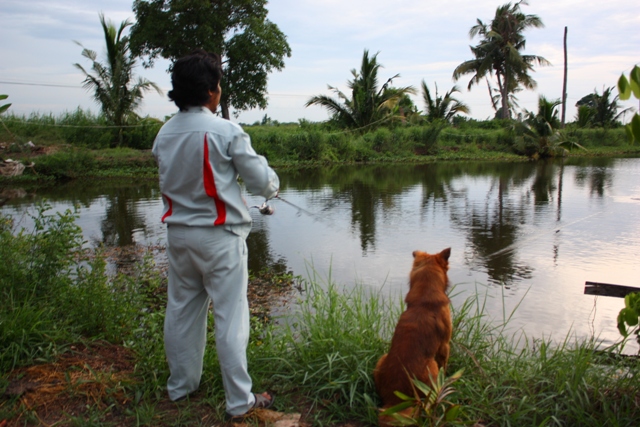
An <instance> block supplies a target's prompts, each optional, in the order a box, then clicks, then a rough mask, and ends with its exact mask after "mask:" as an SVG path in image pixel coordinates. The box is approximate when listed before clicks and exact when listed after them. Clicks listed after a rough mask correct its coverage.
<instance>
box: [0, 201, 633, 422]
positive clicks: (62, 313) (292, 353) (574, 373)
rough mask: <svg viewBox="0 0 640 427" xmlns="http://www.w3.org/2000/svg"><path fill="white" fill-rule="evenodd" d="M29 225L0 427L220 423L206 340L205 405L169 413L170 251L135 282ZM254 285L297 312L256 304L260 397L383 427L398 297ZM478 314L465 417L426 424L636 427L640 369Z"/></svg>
mask: <svg viewBox="0 0 640 427" xmlns="http://www.w3.org/2000/svg"><path fill="white" fill-rule="evenodd" d="M34 221H35V223H36V228H35V230H34V231H33V232H30V233H27V232H24V231H23V232H21V231H20V230H16V229H15V228H14V227H13V225H12V221H11V219H10V218H7V217H2V218H1V221H0V256H1V257H2V260H3V262H2V263H0V297H1V298H2V299H3V304H2V305H0V348H2V349H3V351H2V352H1V353H0V394H1V396H2V397H0V425H1V423H2V422H3V420H4V421H6V425H9V426H29V425H34V426H36V425H56V426H134V425H141V426H187V425H188V426H212V425H224V424H225V422H224V397H223V392H222V384H221V379H220V375H219V368H218V362H217V358H216V353H215V350H214V346H213V342H214V340H215V336H214V332H213V329H212V328H210V330H209V337H208V339H209V343H210V344H209V345H208V350H207V352H206V354H205V368H204V374H203V378H202V384H201V386H200V389H199V391H198V392H197V393H196V394H195V395H193V396H191V397H190V398H189V399H188V400H186V401H183V402H179V403H172V402H170V401H168V399H167V396H166V391H165V384H166V379H167V375H168V372H167V366H166V362H165V359H164V350H163V342H162V324H163V308H164V302H165V287H166V277H165V276H166V275H165V268H164V267H163V266H162V265H158V264H157V263H156V261H155V259H156V258H157V257H155V256H154V254H157V252H158V251H162V250H163V249H162V248H138V251H136V252H135V253H133V254H128V256H129V257H130V258H133V259H134V260H135V261H136V262H133V263H131V268H130V269H129V270H127V271H119V272H118V273H117V274H114V273H113V272H111V273H109V270H108V269H107V268H106V266H107V262H108V260H109V259H110V257H113V256H114V255H113V254H110V253H108V252H104V251H102V252H101V251H95V250H86V249H83V246H82V242H81V237H80V236H81V235H80V231H79V229H78V227H77V226H76V224H75V215H74V214H73V213H72V212H66V213H62V214H52V213H50V212H49V210H48V207H47V206H46V205H45V206H41V208H40V210H39V212H37V213H36V214H34ZM251 287H252V288H253V290H254V291H253V292H252V293H253V294H255V295H261V294H265V293H267V294H269V293H273V292H276V293H277V295H276V296H277V298H276V299H280V300H281V299H282V298H284V300H285V301H288V303H286V304H287V307H288V308H289V309H288V310H287V311H286V312H287V314H286V315H285V316H284V317H273V316H271V315H270V314H269V312H268V310H267V311H265V310H256V308H257V307H256V306H257V305H259V306H262V307H264V306H265V303H264V302H262V303H261V302H260V301H258V300H257V299H256V298H255V297H253V296H250V300H251V304H252V309H253V310H252V318H251V327H252V330H251V339H250V344H249V350H248V359H249V367H250V372H251V374H252V377H253V379H254V389H255V390H256V391H262V390H270V391H272V392H275V393H276V395H277V401H276V406H275V409H276V410H277V411H279V412H281V413H289V414H294V413H295V414H300V417H301V421H300V425H309V426H352V427H353V426H368V425H375V424H376V422H377V410H376V405H377V404H378V403H379V402H378V398H377V395H376V393H375V388H374V384H373V379H372V371H373V368H374V366H375V363H376V361H377V360H378V358H379V357H380V355H382V354H383V353H384V352H386V351H387V349H388V346H389V340H390V337H391V334H392V331H393V328H394V326H395V323H396V321H397V318H398V316H399V314H400V313H401V311H402V303H401V301H400V298H398V299H397V300H396V299H394V298H389V297H385V296H383V295H381V294H380V293H378V292H377V291H371V290H369V288H368V287H366V286H355V287H348V288H347V287H345V288H344V289H343V287H342V286H341V285H340V284H336V283H333V282H332V281H331V280H330V279H329V278H323V277H317V276H315V275H314V273H313V271H312V272H311V275H310V277H307V278H295V277H291V276H289V275H286V274H284V275H282V274H280V275H266V276H265V277H263V278H255V277H254V278H252V284H251ZM347 289H350V290H347ZM452 292H454V293H455V292H456V291H455V288H454V289H453V290H452ZM484 313H485V310H484V297H483V295H482V294H479V295H476V296H473V297H470V298H469V299H467V300H466V302H465V303H464V304H462V306H460V307H458V308H456V309H455V310H454V313H453V319H454V336H453V339H452V353H451V358H450V361H449V367H448V373H449V374H452V373H454V372H456V371H460V370H462V376H461V377H460V379H458V380H457V381H456V382H454V383H453V385H452V386H453V388H454V390H452V394H450V395H449V396H447V400H448V401H449V402H450V404H455V405H459V406H460V412H459V413H458V414H457V416H456V417H455V419H453V420H451V421H450V422H449V423H447V424H445V423H442V422H438V423H436V424H424V425H460V426H461V425H474V424H475V425H483V426H594V427H595V426H632V425H640V401H639V400H638V396H639V395H640V394H639V393H640V381H638V374H639V373H640V372H639V370H640V365H639V364H638V363H637V359H632V358H625V357H618V356H616V353H615V351H613V350H612V351H610V352H601V351H597V350H598V349H599V346H598V343H597V342H596V341H595V340H589V339H587V340H582V341H580V340H579V341H574V340H573V339H568V338H567V339H566V340H565V341H564V342H550V341H547V340H544V339H539V338H537V337H526V336H524V335H510V334H507V333H505V330H506V326H507V325H508V320H506V321H505V322H506V323H505V324H495V323H489V322H487V319H486V318H485V314H484ZM506 318H507V319H508V318H509V316H508V315H507V316H506ZM209 325H210V326H212V325H213V318H210V322H209ZM442 405H445V403H443V404H442ZM442 405H440V406H442ZM253 423H254V424H259V421H258V420H253Z"/></svg>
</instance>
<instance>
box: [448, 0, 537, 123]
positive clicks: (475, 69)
mask: <svg viewBox="0 0 640 427" xmlns="http://www.w3.org/2000/svg"><path fill="white" fill-rule="evenodd" d="M526 4H527V2H526V1H525V0H520V1H519V2H517V3H515V4H511V3H507V4H505V5H503V6H500V7H498V8H497V9H496V14H495V16H494V18H493V20H492V21H491V22H490V23H489V24H485V23H484V22H482V21H481V20H480V19H478V20H477V24H476V25H474V26H473V27H471V30H469V37H470V38H472V39H473V38H474V37H476V36H480V37H481V40H480V43H479V44H478V45H477V46H471V52H472V53H473V56H474V57H475V58H474V59H471V60H468V61H465V62H463V63H462V64H460V65H458V66H457V67H456V69H455V70H454V71H453V79H454V81H457V80H458V79H460V77H462V76H463V75H465V74H473V77H472V78H471V80H470V81H469V85H468V88H469V89H471V87H472V86H473V85H474V84H477V83H479V82H480V80H482V79H483V78H484V77H485V76H486V75H487V74H490V75H493V74H495V76H496V79H497V81H498V89H499V90H500V94H501V103H502V107H501V108H502V116H501V117H502V118H509V117H510V110H509V94H511V93H513V92H514V91H515V90H516V89H517V88H518V87H519V86H521V85H522V86H524V87H525V88H527V89H534V88H535V87H536V81H535V80H534V79H533V78H532V77H531V76H530V74H529V72H530V71H533V65H534V64H538V65H550V63H549V61H547V60H546V59H545V58H543V57H541V56H536V55H523V54H522V53H521V52H522V51H523V50H524V48H525V45H526V39H525V37H524V35H523V32H524V31H525V30H526V29H528V28H531V27H534V28H541V27H543V26H544V24H543V23H542V20H541V19H540V18H539V17H538V16H536V15H525V14H524V13H522V11H521V10H520V5H526Z"/></svg>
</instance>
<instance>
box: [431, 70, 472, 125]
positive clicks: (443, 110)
mask: <svg viewBox="0 0 640 427" xmlns="http://www.w3.org/2000/svg"><path fill="white" fill-rule="evenodd" d="M456 92H460V90H459V89H458V87H457V86H453V87H452V88H451V90H450V91H449V92H447V93H445V94H444V96H438V85H436V93H435V97H433V96H431V92H430V91H429V87H428V86H427V84H426V83H425V82H424V80H423V81H422V99H423V101H424V106H425V108H426V109H427V112H426V113H427V114H426V116H427V121H429V122H433V121H435V120H446V121H447V122H450V121H451V120H452V119H453V117H454V116H455V115H456V114H460V113H464V114H469V113H470V112H471V110H470V109H469V106H468V105H466V104H464V103H462V102H460V101H458V100H457V99H456V98H454V97H453V94H454V93H456Z"/></svg>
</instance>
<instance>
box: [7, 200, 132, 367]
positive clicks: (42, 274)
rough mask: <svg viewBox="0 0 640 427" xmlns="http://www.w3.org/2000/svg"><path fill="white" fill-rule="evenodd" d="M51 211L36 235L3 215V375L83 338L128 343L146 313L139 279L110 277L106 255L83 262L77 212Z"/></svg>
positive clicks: (40, 216)
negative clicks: (18, 227)
mask: <svg viewBox="0 0 640 427" xmlns="http://www.w3.org/2000/svg"><path fill="white" fill-rule="evenodd" d="M50 209H51V206H49V205H47V204H42V205H40V206H39V207H38V210H37V212H36V213H35V214H33V215H31V216H30V219H31V220H32V221H33V226H32V228H31V230H30V231H27V230H26V229H25V228H22V229H20V230H15V229H14V225H13V221H12V219H11V218H8V217H6V216H2V217H0V219H1V221H0V258H1V259H2V263H0V298H2V301H3V303H2V304H1V305H0V348H2V349H3V350H2V352H0V372H6V371H8V370H11V369H13V368H14V367H16V366H19V365H24V364H29V363H31V362H33V360H35V359H37V358H46V357H48V356H50V355H52V354H53V353H55V351H56V347H57V345H58V344H61V343H65V342H73V341H74V340H77V339H79V337H80V336H84V337H88V338H106V339H109V340H112V341H115V342H118V341H121V340H124V339H126V338H127V336H128V335H130V334H131V333H132V332H133V330H134V328H135V327H136V326H135V325H136V322H135V318H136V316H138V315H139V313H140V312H141V301H142V299H141V296H140V292H138V291H137V290H136V289H134V286H135V285H136V282H135V280H134V279H127V278H125V277H123V276H116V277H110V276H108V275H107V274H106V271H105V261H104V259H103V258H102V257H101V256H99V255H98V256H97V257H95V258H93V259H90V260H88V261H84V262H82V261H81V260H82V259H84V255H85V251H84V250H83V248H82V245H83V241H82V234H81V230H80V228H79V227H78V226H77V225H76V224H75V219H76V215H75V214H74V213H73V212H71V211H69V210H67V211H65V212H57V213H53V214H50V213H47V211H49V210H50Z"/></svg>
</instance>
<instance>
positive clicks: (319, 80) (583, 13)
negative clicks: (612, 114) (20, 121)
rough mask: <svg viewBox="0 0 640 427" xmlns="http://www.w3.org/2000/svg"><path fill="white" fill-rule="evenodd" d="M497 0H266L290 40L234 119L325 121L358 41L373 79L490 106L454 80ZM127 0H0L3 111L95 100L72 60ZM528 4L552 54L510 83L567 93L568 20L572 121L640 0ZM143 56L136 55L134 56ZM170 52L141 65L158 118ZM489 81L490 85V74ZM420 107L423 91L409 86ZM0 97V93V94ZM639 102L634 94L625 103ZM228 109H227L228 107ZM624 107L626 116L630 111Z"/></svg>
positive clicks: (631, 47) (624, 36)
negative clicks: (263, 103) (261, 99)
mask: <svg viewBox="0 0 640 427" xmlns="http://www.w3.org/2000/svg"><path fill="white" fill-rule="evenodd" d="M504 3H506V2H505V1H499V0H492V1H489V0H474V1H471V0H448V1H442V0H440V1H437V0H422V1H420V0H413V1H408V0H384V1H382V0H272V1H270V2H269V3H268V4H267V9H268V10H269V15H268V19H269V20H271V21H272V22H274V23H275V24H276V25H278V27H279V28H280V30H281V31H282V32H283V33H284V34H285V35H286V37H287V41H288V43H289V45H290V47H291V50H292V54H291V57H290V58H285V68H284V69H283V70H282V71H280V72H278V71H276V72H274V73H272V74H271V75H270V77H269V83H268V99H269V105H268V107H267V108H266V109H265V110H259V109H256V110H251V111H244V112H241V113H240V114H239V116H238V117H234V118H232V120H234V121H237V122H240V123H248V124H251V123H253V122H255V121H259V120H261V119H262V118H263V117H264V116H265V115H267V116H268V117H269V118H270V119H272V120H277V121H279V122H298V121H299V120H300V119H306V120H308V121H313V122H317V121H324V120H327V119H328V118H329V115H328V113H327V112H326V110H324V109H322V108H320V107H317V106H312V107H308V108H306V107H305V106H304V104H305V103H306V101H307V100H308V99H309V98H311V97H312V96H315V95H330V96H333V93H332V92H331V91H330V90H329V89H328V88H327V86H328V85H331V86H334V87H337V88H338V89H340V90H342V91H345V92H348V91H347V81H348V80H349V79H351V77H352V75H351V70H352V69H359V67H360V62H361V59H362V54H363V51H364V50H365V49H367V50H369V51H370V52H371V53H372V54H374V53H378V62H379V63H380V64H382V66H383V68H382V69H381V70H380V72H379V80H380V82H381V83H382V82H384V81H386V79H387V78H389V77H392V76H394V75H395V74H400V77H399V78H397V79H395V80H394V81H393V85H394V86H398V87H401V86H413V87H415V88H416V89H419V88H420V85H421V82H422V81H423V80H424V81H425V82H426V83H427V85H428V86H429V88H430V89H431V91H432V92H433V90H434V89H435V85H437V88H438V92H439V94H441V95H442V94H444V93H445V92H446V91H448V90H450V89H451V88H452V87H453V85H454V84H457V85H458V87H459V88H460V91H461V93H459V94H457V98H458V99H459V100H460V101H462V102H464V103H466V104H467V105H469V107H470V108H471V114H470V117H472V118H474V119H478V120H484V119H487V118H490V117H493V114H494V112H493V110H492V107H491V103H490V100H489V93H488V89H487V85H486V84H480V85H476V86H474V87H473V88H472V89H471V90H467V84H468V82H469V80H470V76H463V77H462V78H461V79H460V80H459V81H458V82H454V81H453V80H452V73H453V70H454V69H455V67H456V66H457V65H459V64H461V63H462V62H464V61H466V60H469V59H472V58H473V56H472V54H471V51H470V49H469V46H471V45H476V44H477V43H478V41H479V40H478V39H477V38H476V39H470V38H469V29H470V28H471V27H472V26H473V25H475V24H476V19H481V20H482V21H484V22H485V23H488V22H490V21H491V19H492V18H493V16H494V14H495V10H496V8H497V7H498V6H501V5H502V4H504ZM132 4H133V1H132V0H109V1H97V0H58V1H52V0H47V1H42V0H29V1H25V0H0V16H2V17H3V19H2V25H1V26H0V40H1V41H2V42H1V43H0V58H1V59H0V94H7V95H9V98H8V99H7V100H6V101H4V102H11V103H12V106H11V108H10V110H9V111H12V112H14V113H15V114H18V115H27V116H28V115H29V114H31V113H38V114H48V113H52V114H54V116H55V115H58V114H60V113H63V112H65V111H74V110H76V109H77V108H78V107H81V108H83V109H89V110H91V111H92V112H94V113H97V112H98V111H99V106H98V104H96V103H95V101H94V100H93V99H92V96H91V93H90V92H87V91H86V90H85V89H83V88H82V81H83V75H82V73H81V72H80V71H79V70H78V69H76V68H75V67H74V65H73V64H74V63H80V64H81V65H83V66H85V67H86V68H88V67H89V66H90V64H89V63H88V60H86V59H85V58H83V57H82V56H81V51H82V48H81V47H80V46H79V45H78V44H76V41H77V42H79V43H81V44H82V45H83V46H84V47H86V48H89V49H92V50H95V51H96V52H98V55H99V59H104V50H105V48H104V36H103V33H102V27H101V26H100V22H99V17H98V15H99V14H100V13H103V14H104V15H105V17H106V18H107V19H110V20H112V21H113V22H114V23H115V24H116V26H119V24H120V23H121V22H122V21H124V20H125V19H129V20H131V21H134V20H135V15H134V13H133V12H132ZM522 11H523V12H524V13H526V14H534V15H537V16H539V17H540V18H541V19H542V21H543V23H544V24H545V26H544V28H541V29H536V28H533V29H529V30H527V31H526V32H525V36H526V39H527V43H526V49H525V50H524V53H525V54H530V55H538V56H543V57H544V58H546V59H547V60H549V61H550V62H551V64H552V66H549V67H536V68H535V72H534V73H533V74H532V76H533V77H534V79H535V80H536V81H537V83H538V86H537V88H536V90H534V91H531V90H527V91H523V92H520V93H518V94H517V97H518V103H519V105H520V107H521V108H523V109H527V110H531V111H535V110H536V109H537V99H538V96H539V95H544V96H545V97H547V98H548V99H559V98H561V96H562V84H563V68H564V53H563V37H564V29H565V27H567V28H568V37H567V45H568V82H567V97H568V98H567V111H566V118H567V122H569V121H572V120H573V119H574V117H575V115H576V108H575V103H576V102H577V101H578V100H579V99H580V98H582V97H583V96H585V95H588V94H590V93H593V92H594V90H595V91H598V93H602V91H603V89H604V88H607V87H611V86H615V85H616V82H617V80H618V78H619V76H620V74H621V73H623V72H624V73H626V74H628V73H629V71H630V70H631V69H632V68H633V66H634V65H635V64H640V2H638V0H608V1H598V2H596V1H584V0H529V4H528V5H523V6H522ZM139 63H140V64H141V62H139ZM168 65H169V63H168V62H166V61H156V63H155V65H154V67H153V68H151V69H145V68H143V67H142V65H139V66H138V67H137V68H136V69H135V73H136V75H139V76H142V77H145V78H147V79H148V80H151V81H153V82H155V83H157V84H158V85H159V86H160V87H161V88H162V89H163V90H164V95H162V96H161V95H159V94H156V93H148V94H147V95H146V96H145V98H144V102H143V104H142V106H141V108H140V109H139V110H138V113H139V114H141V115H143V116H146V115H149V116H152V117H157V118H160V119H163V118H164V117H165V116H167V115H170V114H173V113H174V112H175V111H176V110H177V109H176V107H175V105H174V104H173V103H171V102H170V101H169V100H168V98H167V96H166V93H167V92H168V91H169V90H170V89H171V81H170V77H169V75H168V74H167V72H166V69H167V67H168ZM493 86H497V85H496V84H495V83H493ZM413 98H414V102H415V103H416V106H417V107H418V109H420V110H423V109H424V105H423V102H422V100H421V99H422V97H421V95H420V94H419V93H418V94H417V95H416V96H414V97H413ZM4 102H3V103H4ZM621 104H622V105H623V106H624V107H625V108H626V107H634V108H635V109H636V110H637V109H638V102H637V101H633V100H632V101H625V102H622V103H621ZM232 112H233V110H232ZM629 118H630V116H628V118H627V120H628V119H629Z"/></svg>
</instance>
